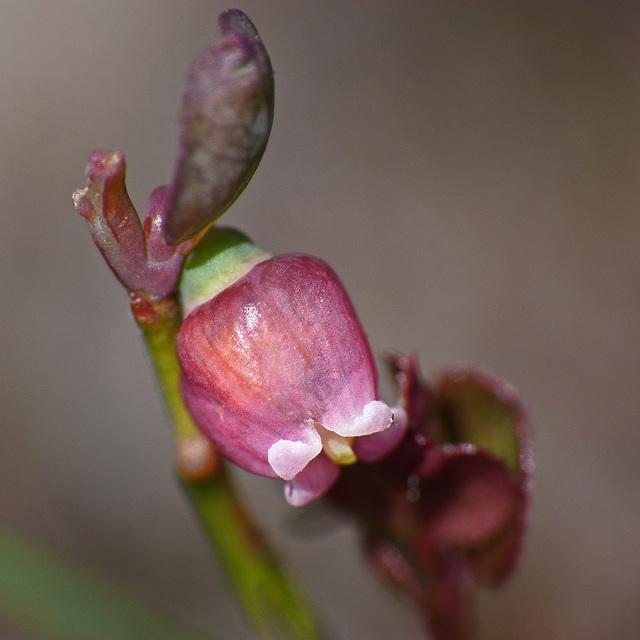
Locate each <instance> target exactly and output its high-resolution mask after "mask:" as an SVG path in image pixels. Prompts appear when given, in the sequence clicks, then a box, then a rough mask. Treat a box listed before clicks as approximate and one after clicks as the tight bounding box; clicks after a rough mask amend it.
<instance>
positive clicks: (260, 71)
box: [164, 9, 274, 246]
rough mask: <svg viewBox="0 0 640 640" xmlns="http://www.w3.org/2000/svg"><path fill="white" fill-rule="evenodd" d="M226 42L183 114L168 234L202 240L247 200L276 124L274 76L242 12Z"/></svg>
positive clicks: (197, 80)
mask: <svg viewBox="0 0 640 640" xmlns="http://www.w3.org/2000/svg"><path fill="white" fill-rule="evenodd" d="M219 22H220V27H221V30H222V34H223V36H224V39H223V40H222V41H221V42H219V43H218V44H215V45H213V46H212V47H209V48H208V49H206V50H205V51H203V52H201V53H200V54H199V55H198V56H197V57H196V58H195V60H194V61H193V63H192V65H191V68H190V70H189V76H188V79H187V89H186V92H185V94H184V98H183V101H182V109H181V112H180V122H181V134H180V155H179V157H178V163H177V166H176V171H175V176H174V180H173V184H172V187H171V202H170V206H169V208H168V211H167V215H166V219H165V225H164V234H165V239H166V241H167V242H168V244H170V245H172V246H174V245H177V244H179V243H181V242H185V241H187V240H190V239H192V238H195V237H196V236H197V235H198V234H200V232H202V231H203V230H204V229H206V228H207V227H208V226H209V225H210V224H211V223H213V222H214V221H215V220H216V219H217V218H219V217H220V216H221V215H222V214H223V213H224V212H225V211H226V210H227V209H228V208H229V207H230V206H231V205H232V204H233V202H234V201H235V199H236V198H237V197H238V196H239V195H240V193H241V192H242V191H243V189H244V188H245V187H246V186H247V184H248V182H249V180H250V179H251V177H252V176H253V174H254V172H255V170H256V169H257V167H258V164H259V163H260V160H261V159H262V154H263V153H264V150H265V148H266V145H267V140H268V139H269V134H270V132H271V125H272V122H273V108H274V86H273V69H272V68H271V61H270V60H269V55H268V54H267V50H266V49H265V47H264V44H263V43H262V40H261V39H260V36H259V35H258V32H257V31H256V29H255V27H254V26H253V23H252V22H251V20H249V18H248V17H247V16H246V15H245V14H244V13H242V11H239V10H238V9H229V10H228V11H225V12H224V13H223V14H222V15H221V16H220V19H219Z"/></svg>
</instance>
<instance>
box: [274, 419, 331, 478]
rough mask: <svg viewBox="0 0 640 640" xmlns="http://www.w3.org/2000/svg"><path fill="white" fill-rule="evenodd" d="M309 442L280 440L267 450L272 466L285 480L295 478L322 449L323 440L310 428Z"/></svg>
mask: <svg viewBox="0 0 640 640" xmlns="http://www.w3.org/2000/svg"><path fill="white" fill-rule="evenodd" d="M307 435H308V438H309V442H293V441H292V440H278V442H276V443H274V444H272V445H271V446H270V447H269V451H268V452H267V459H268V460H269V464H270V465H271V468H272V469H273V470H274V471H275V472H276V473H277V474H278V475H279V476H280V477H281V478H283V479H284V480H293V479H294V478H295V477H296V476H297V475H298V474H299V473H300V472H301V471H302V470H303V469H304V468H305V467H306V466H307V465H308V464H309V462H311V460H313V459H314V458H315V457H316V456H317V455H318V454H319V453H320V452H321V451H322V440H321V439H320V436H319V435H318V434H317V432H315V431H312V430H309V432H308V433H307Z"/></svg>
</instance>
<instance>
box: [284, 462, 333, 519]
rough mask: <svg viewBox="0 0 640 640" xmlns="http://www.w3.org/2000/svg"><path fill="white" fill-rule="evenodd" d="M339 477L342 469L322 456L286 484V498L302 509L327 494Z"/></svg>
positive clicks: (291, 503)
mask: <svg viewBox="0 0 640 640" xmlns="http://www.w3.org/2000/svg"><path fill="white" fill-rule="evenodd" d="M339 475H340V467H338V465H336V464H334V463H333V462H331V460H329V458H327V457H326V456H325V455H324V454H320V455H319V456H317V457H315V458H314V459H313V460H312V461H311V462H310V463H309V464H308V465H307V466H306V467H305V468H304V469H303V470H302V471H301V472H300V473H299V474H298V475H297V476H296V477H295V478H294V479H293V480H290V481H289V482H287V483H286V484H285V486H284V497H285V498H286V499H287V502H288V503H289V504H290V505H292V506H294V507H301V506H302V505H305V504H307V503H309V502H311V501H312V500H315V499H316V498H319V497H320V496H321V495H323V494H324V493H326V492H327V491H328V490H329V489H330V488H331V486H332V485H333V483H334V482H335V481H336V480H337V479H338V476H339Z"/></svg>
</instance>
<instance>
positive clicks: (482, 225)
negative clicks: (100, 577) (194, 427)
mask: <svg viewBox="0 0 640 640" xmlns="http://www.w3.org/2000/svg"><path fill="white" fill-rule="evenodd" d="M227 6H228V5H227V4H226V3H221V2H217V1H210V2H191V1H184V2H116V1H108V2H67V1H58V2H46V1H43V2H35V1H28V0H20V1H15V2H7V1H6V0H5V1H3V2H1V3H0V274H1V276H0V300H1V303H0V335H1V345H2V346H1V350H2V355H1V360H0V366H1V367H2V378H1V383H0V423H1V430H0V521H1V522H2V523H4V524H5V525H7V526H10V527H11V528H12V529H14V530H17V531H19V532H21V533H24V534H25V535H28V536H30V537H31V538H33V539H35V540H38V541H41V542H43V543H45V544H46V545H47V546H48V547H49V548H52V549H55V550H57V551H59V552H61V553H63V554H65V555H68V556H71V557H74V558H75V559H77V560H78V561H80V562H82V563H84V564H86V565H87V566H89V567H91V568H92V569H93V570H95V571H98V572H101V573H103V574H105V575H107V576H109V577H110V578H111V579H113V580H115V581H117V582H118V583H121V584H123V585H127V586H128V587H130V588H133V589H135V590H136V591H138V592H139V593H141V594H143V595H145V596H147V597H150V598H153V599H155V600H158V601H160V602H162V603H165V604H166V605H168V606H171V607H174V608H175V609H177V610H179V611H182V612H183V613H185V614H186V615H188V616H189V617H191V618H192V619H194V620H197V621H200V622H202V623H204V624H206V625H209V626H210V627H211V628H214V629H216V630H217V631H218V635H219V636H220V637H221V638H225V637H227V638H237V639H241V640H243V639H246V640H248V639H249V638H251V631H250V630H249V629H248V627H247V626H245V623H244V622H243V620H242V618H241V616H240V614H239V613H238V611H237V609H236V608H235V605H234V603H233V601H232V600H231V598H230V597H229V596H228V595H227V594H226V592H225V587H224V585H223V584H222V582H221V580H220V578H219V576H218V570H217V565H216V563H215V561H214V560H213V559H211V558H210V556H209V554H208V551H207V549H206V546H205V544H204V542H203V539H202V536H201V535H200V533H199V531H198V529H197V527H196V525H195V524H194V521H193V518H192V517H191V514H190V513H189V511H188V509H187V507H186V505H185V504H184V502H183V500H182V496H181V495H180V492H179V490H178V488H177V486H176V484H175V482H174V481H173V478H172V447H171V439H170V435H169V430H168V428H167V427H166V425H165V422H164V417H163V413H162V409H161V406H160V403H159V402H158V398H157V395H156V392H155V389H154V384H153V380H152V378H151V375H150V371H149V367H148V363H147V361H146V359H145V356H144V353H143V350H142V347H141V343H140V340H139V338H138V336H137V334H136V329H135V327H134V324H133V322H132V320H131V319H130V318H129V315H128V307H127V298H126V296H125V294H124V292H123V290H122V289H121V288H120V287H119V285H118V284H117V283H116V281H115V279H114V278H113V277H112V275H111V273H110V272H109V271H108V269H107V268H106V266H105V265H104V263H103V262H102V259H101V257H100V256H99V254H98V252H97V250H96V249H95V247H94V246H93V244H92V242H91V240H90V237H89V233H88V231H87V229H86V227H85V225H84V223H83V222H82V220H80V218H79V217H78V216H76V214H75V213H74V211H73V208H72V205H71V197H70V194H71V192H72V191H73V190H74V189H76V188H79V187H83V186H84V183H85V178H84V175H83V170H84V166H85V162H86V158H87V155H88V154H89V152H90V151H91V150H92V149H93V148H95V147H104V148H117V149H121V150H123V151H124V152H125V154H126V157H127V160H128V168H129V174H128V184H129V189H130V193H131V196H132V198H133V200H134V202H135V203H136V204H137V206H138V207H139V209H143V208H144V203H145V200H146V197H147V195H148V194H149V193H150V192H151V190H152V189H153V188H154V187H155V186H157V185H158V184H161V183H164V182H167V181H168V180H169V178H170V176H171V173H172V169H173V162H174V156H175V152H176V146H177V126H176V113H177V110H178V106H179V103H180V97H181V93H182V90H183V86H184V77H185V72H186V69H187V67H188V64H189V61H190V59H191V58H192V57H193V56H194V55H195V54H196V53H197V52H198V51H199V50H200V49H202V48H204V47H206V46H207V45H208V44H209V43H210V42H211V41H212V40H214V39H216V38H217V37H218V33H217V27H216V23H215V20H216V16H217V15H218V13H219V12H220V11H222V10H223V9H225V8H227ZM238 6H239V7H240V8H242V9H244V10H245V11H247V13H248V14H249V15H250V16H251V17H252V18H253V19H254V21H255V24H256V26H257V28H258V29H259V31H260V33H261V35H262V37H263V39H264V41H265V43H266V45H267V47H268V50H269V52H270V54H271V57H272V60H273V64H274V67H275V70H276V91H277V98H276V121H275V126H274V129H273V133H272V137H271V141H270V144H269V148H268V151H267V153H266V156H265V158H264V160H263V163H262V165H261V166H260V168H259V170H258V172H257V174H256V176H255V178H254V180H253V181H252V183H251V185H250V186H249V188H248V189H247V190H246V192H245V193H244V194H243V196H242V197H241V198H240V200H239V201H238V202H237V204H236V205H235V206H234V207H233V209H232V211H231V212H230V213H228V214H227V217H226V223H227V224H231V225H234V226H238V227H240V228H242V229H243V230H245V231H246V232H247V233H249V234H250V235H251V236H253V238H254V239H255V240H256V241H257V242H258V243H259V244H260V245H262V246H264V247H265V248H268V249H270V250H271V251H273V252H276V253H277V252H289V251H303V252H308V253H313V254H316V255H320V256H322V257H323V258H325V259H326V260H327V261H328V262H329V263H331V264H332V265H333V267H334V268H335V269H336V270H337V271H338V273H339V274H340V275H341V276H342V278H343V280H344V282H345V284H346V285H347V288H348V290H349V291H350V293H351V296H352V298H353V300H354V302H355V304H356V307H357V308H358V311H359V314H360V317H361V320H362V322H363V324H364V325H365V327H366V329H367V331H368V333H369V336H370V339H371V343H372V345H373V348H374V350H375V351H376V352H378V353H379V352H380V351H381V350H382V349H383V348H384V347H387V346H395V347H397V348H400V349H417V350H418V351H419V352H420V355H421V361H422V365H423V369H424V370H425V371H426V372H430V371H434V370H437V369H438V367H439V366H441V365H442V364H444V363H446V362H450V361H469V362H477V363H482V364H485V365H487V366H489V367H490V368H491V369H493V370H494V371H496V372H497V373H499V374H501V375H502V376H504V377H506V378H508V379H509V380H511V381H512V382H513V383H515V384H516V386H517V387H519V389H520V390H521V392H522V394H523V395H524V397H525V398H526V400H527V402H528V404H529V406H530V408H531V411H532V414H533V418H534V422H535V441H536V455H537V460H536V461H537V474H536V494H535V505H534V510H533V516H532V525H531V531H530V537H529V540H528V543H527V547H526V554H525V555H524V557H523V560H522V563H521V567H520V571H519V572H518V574H517V576H516V577H515V579H514V580H513V581H512V582H511V583H509V584H508V586H507V587H506V588H505V589H503V590H501V591H499V592H495V593H490V594H488V595H486V596H483V598H482V609H481V615H482V619H483V625H484V630H485V633H484V636H483V637H485V638H487V639H488V638H492V639H495V640H511V639H513V638H518V639H520V640H527V639H531V640H533V639H536V640H561V639H562V640H565V639H566V638H581V639H582V640H601V639H602V638H607V639H609V640H629V639H632V638H637V637H638V635H637V634H638V624H639V623H640V550H639V548H638V547H639V540H640V497H639V496H640V494H639V480H640V471H639V466H640V436H639V431H640V429H639V427H640V407H639V404H640V403H639V396H640V394H639V393H638V385H639V383H640V322H639V320H640V301H639V300H638V294H639V292H640V265H639V264H638V244H639V242H640V216H638V202H640V182H639V180H638V176H639V174H640V141H639V137H638V136H639V133H640V127H639V115H640V114H639V105H640V75H639V69H640V4H638V3H637V2H633V1H632V0H629V1H628V2H623V1H621V0H620V1H616V0H613V1H611V0H600V1H596V0H591V1H589V0H586V1H581V2H579V1H577V0H569V1H566V2H555V1H551V0H543V1H541V2H533V1H532V2H512V1H509V0H489V1H488V2H482V3H476V2H455V1H454V2H451V1H447V2H444V1H439V0H438V1H436V0H433V1H431V2H393V3H392V2H389V3H377V2H364V1H361V2H311V1H307V2H303V1H298V2H294V1H293V0H291V1H273V2H264V1H263V2H258V1H254V0H246V1H245V2H244V3H243V4H242V5H238ZM390 389H391V386H390V385H389V383H388V380H385V393H387V394H389V393H391V391H390ZM238 477H239V481H240V482H241V484H242V487H243V490H244V491H245V492H246V495H247V497H248V499H249V500H250V502H251V504H252V505H253V507H254V508H255V510H256V511H257V512H258V514H259V517H260V518H262V520H263V521H264V522H265V526H267V527H268V529H269V531H270V532H271V534H272V536H273V538H274V540H275V543H276V545H277V547H278V548H279V549H280V550H282V552H283V553H284V554H285V555H286V557H287V559H288V561H289V566H290V567H291V569H292V570H293V571H294V573H295V574H296V575H297V576H298V577H299V579H300V580H301V582H302V583H303V585H304V588H305V589H306V591H307V593H308V594H309V596H310V598H311V599H312V600H313V602H314V603H315V605H316V606H317V608H318V610H319V612H320V613H321V614H322V615H323V616H324V617H325V618H326V619H327V621H328V624H329V627H330V629H331V632H332V637H333V638H334V639H335V640H346V639H347V638H348V639H350V640H356V639H367V640H376V639H378V638H380V639H382V638H398V639H401V640H404V639H411V638H416V639H417V638H418V637H419V628H418V626H417V624H416V622H415V621H414V618H413V616H412V614H411V613H410V611H409V610H408V609H407V608H406V607H405V605H404V603H403V602H401V601H400V599H398V598H397V597H396V596H395V595H393V594H391V593H389V592H388V591H386V590H385V588H383V587H382V586H380V585H379V584H377V583H376V581H375V580H374V579H373V578H372V577H371V576H370V574H369V572H368V570H367V568H366V566H364V564H363V563H362V562H361V560H360V556H359V551H358V546H357V536H356V535H355V532H354V531H353V530H352V529H351V528H350V527H349V525H348V524H345V523H341V522H339V521H336V520H335V518H332V517H330V516H326V515H322V514H320V515H318V514H316V515H315V516H314V518H315V519H316V523H315V524H313V523H312V527H311V528H313V529H317V531H316V532H315V533H313V534H306V535H302V534H301V533H300V532H299V531H298V530H297V528H296V527H292V526H291V524H290V522H291V511H292V510H291V509H289V508H288V507H286V506H285V504H284V500H283V499H282V496H281V486H280V485H279V483H278V482H275V481H266V480H262V479H258V478H248V477H246V476H245V475H244V474H242V473H239V474H238ZM0 635H1V636H2V637H3V638H7V639H9V640H27V638H26V637H25V636H22V635H20V633H18V632H16V631H15V630H11V629H9V628H8V627H5V626H3V623H2V622H0Z"/></svg>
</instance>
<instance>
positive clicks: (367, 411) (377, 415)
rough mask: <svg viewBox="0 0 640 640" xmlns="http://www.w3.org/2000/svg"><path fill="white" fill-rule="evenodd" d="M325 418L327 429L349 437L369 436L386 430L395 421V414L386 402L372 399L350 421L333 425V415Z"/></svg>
mask: <svg viewBox="0 0 640 640" xmlns="http://www.w3.org/2000/svg"><path fill="white" fill-rule="evenodd" d="M325 420H326V422H325V423H324V426H325V427H326V428H327V429H329V430H331V431H335V432H336V433H337V434H338V435H340V436H344V437H345V438H349V437H352V436H368V435H370V434H372V433H378V432H379V431H385V430H386V429H388V428H389V427H390V426H391V423H392V422H393V414H392V413H391V409H389V407H388V406H387V405H386V404H385V403H384V402H381V401H380V400H372V401H371V402H369V403H367V404H366V405H365V407H364V409H363V410H362V413H361V414H360V415H359V416H357V417H355V418H352V419H351V420H349V421H345V422H342V423H341V424H335V425H332V424H331V422H332V421H331V417H329V416H327V417H326V418H325Z"/></svg>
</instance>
